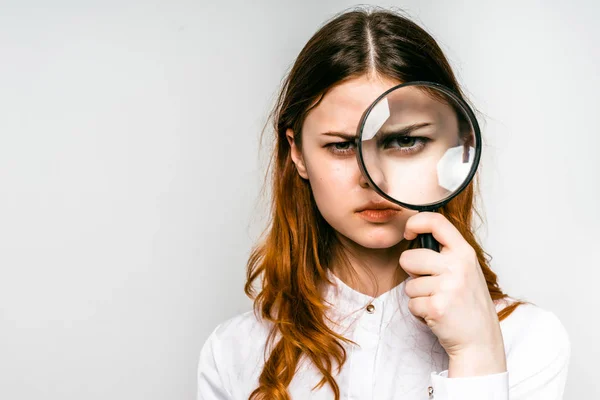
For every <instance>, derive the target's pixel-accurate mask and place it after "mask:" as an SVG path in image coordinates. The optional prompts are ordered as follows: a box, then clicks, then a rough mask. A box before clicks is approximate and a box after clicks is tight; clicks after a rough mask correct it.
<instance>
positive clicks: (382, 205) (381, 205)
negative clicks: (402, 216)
mask: <svg viewBox="0 0 600 400" xmlns="http://www.w3.org/2000/svg"><path fill="white" fill-rule="evenodd" d="M365 210H394V211H402V209H401V208H400V207H398V206H397V205H395V204H392V203H387V202H383V201H382V202H374V201H370V202H368V203H367V204H365V205H364V206H362V207H360V208H358V209H357V210H356V212H358V213H360V212H362V211H365Z"/></svg>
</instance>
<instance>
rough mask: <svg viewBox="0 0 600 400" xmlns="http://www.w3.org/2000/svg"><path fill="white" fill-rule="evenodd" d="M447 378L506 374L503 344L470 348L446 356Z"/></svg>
mask: <svg viewBox="0 0 600 400" xmlns="http://www.w3.org/2000/svg"><path fill="white" fill-rule="evenodd" d="M448 360H449V364H448V378H461V377H471V376H482V375H492V374H499V373H502V372H506V355H505V352H504V344H502V345H500V346H498V345H495V346H485V347H479V348H476V347H472V348H469V349H464V350H461V351H460V352H458V353H456V354H452V355H450V354H449V355H448Z"/></svg>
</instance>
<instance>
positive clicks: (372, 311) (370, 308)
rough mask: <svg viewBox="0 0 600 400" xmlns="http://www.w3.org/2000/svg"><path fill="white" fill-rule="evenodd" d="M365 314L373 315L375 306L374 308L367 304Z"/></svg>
mask: <svg viewBox="0 0 600 400" xmlns="http://www.w3.org/2000/svg"><path fill="white" fill-rule="evenodd" d="M367 312H368V313H369V314H373V313H374V312H375V306H374V305H373V304H369V305H368V306H367Z"/></svg>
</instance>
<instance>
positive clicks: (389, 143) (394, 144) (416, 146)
mask: <svg viewBox="0 0 600 400" xmlns="http://www.w3.org/2000/svg"><path fill="white" fill-rule="evenodd" d="M429 140H430V139H428V138H426V137H420V136H404V135H403V136H395V137H390V138H388V140H385V141H383V143H382V145H383V148H385V149H397V150H399V151H402V152H404V153H408V152H411V153H412V152H416V151H419V150H420V149H422V148H423V147H425V144H426V143H427V142H428V141H429Z"/></svg>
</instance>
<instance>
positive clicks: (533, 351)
mask: <svg viewBox="0 0 600 400" xmlns="http://www.w3.org/2000/svg"><path fill="white" fill-rule="evenodd" d="M512 302H514V299H509V300H508V302H506V303H505V304H504V305H503V306H505V305H507V304H510V303H512ZM503 306H501V307H503ZM500 326H501V328H502V336H503V337H504V347H505V352H506V361H507V367H508V370H509V372H510V380H511V386H514V385H518V384H520V385H521V386H522V387H523V389H525V388H526V387H529V385H535V384H537V385H542V384H543V385H550V384H551V383H552V384H553V385H558V386H559V387H560V386H561V385H562V387H564V380H565V379H566V375H567V370H568V364H569V359H570V356H571V342H570V339H569V335H568V333H567V330H566V329H565V327H564V325H563V323H562V322H561V320H560V319H559V318H558V316H557V315H556V314H555V313H554V312H552V311H550V310H546V309H544V308H542V307H539V306H537V305H535V304H531V303H525V304H520V305H519V306H518V307H517V308H516V309H515V310H514V311H513V312H512V313H511V314H510V315H509V316H508V317H506V318H505V319H504V320H503V321H501V322H500ZM537 381H539V382H537Z"/></svg>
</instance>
